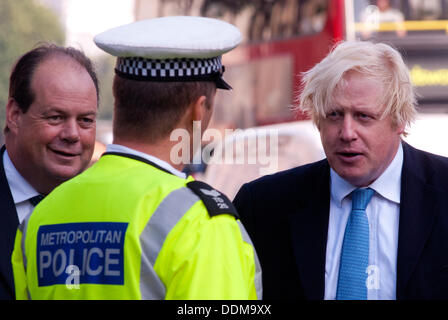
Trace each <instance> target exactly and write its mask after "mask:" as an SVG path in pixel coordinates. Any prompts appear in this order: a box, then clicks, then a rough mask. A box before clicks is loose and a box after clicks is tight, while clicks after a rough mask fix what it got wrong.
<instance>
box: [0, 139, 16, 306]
mask: <svg viewBox="0 0 448 320" xmlns="http://www.w3.org/2000/svg"><path fill="white" fill-rule="evenodd" d="M4 152H5V147H4V146H3V147H2V148H1V150H0V215H1V217H0V221H1V222H0V255H1V256H2V257H3V258H2V259H0V277H1V278H2V279H1V280H2V281H0V282H2V283H3V284H4V285H6V286H7V287H9V288H5V290H8V291H9V294H10V295H11V296H12V297H14V295H13V294H14V291H13V283H12V269H11V263H10V259H6V258H5V257H10V256H11V253H12V248H13V247H14V239H15V234H16V230H17V226H18V224H19V219H18V217H17V211H16V207H15V204H14V200H13V198H12V195H11V190H10V189H9V185H8V181H7V180H6V174H5V169H4V167H3V153H4ZM0 287H1V283H0ZM0 291H1V288H0ZM3 294H5V293H4V292H3ZM1 295H2V292H0V296H1ZM1 298H2V299H5V297H1Z"/></svg>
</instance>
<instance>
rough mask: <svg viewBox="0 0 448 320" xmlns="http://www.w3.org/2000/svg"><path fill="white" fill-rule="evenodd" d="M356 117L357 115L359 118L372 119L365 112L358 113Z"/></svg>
mask: <svg viewBox="0 0 448 320" xmlns="http://www.w3.org/2000/svg"><path fill="white" fill-rule="evenodd" d="M358 117H359V119H361V120H370V119H372V117H371V116H370V115H368V114H365V113H360V114H358Z"/></svg>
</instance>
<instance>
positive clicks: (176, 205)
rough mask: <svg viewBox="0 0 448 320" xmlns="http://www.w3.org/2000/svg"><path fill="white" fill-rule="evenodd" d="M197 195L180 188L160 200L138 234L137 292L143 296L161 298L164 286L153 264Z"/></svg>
mask: <svg viewBox="0 0 448 320" xmlns="http://www.w3.org/2000/svg"><path fill="white" fill-rule="evenodd" d="M197 201H199V197H198V196H196V195H195V194H194V193H193V192H192V191H191V190H190V189H188V188H187V187H183V188H180V189H177V190H174V191H173V192H171V193H170V194H169V195H168V196H167V197H165V199H163V200H162V202H161V203H160V205H159V206H158V207H157V209H156V211H155V212H154V213H153V214H152V216H151V218H150V219H149V221H148V223H147V224H146V227H145V229H144V230H143V232H142V234H141V235H140V243H141V246H142V256H141V269H140V292H141V296H142V299H158V300H161V299H164V298H165V295H166V288H165V286H164V284H163V283H162V281H161V280H160V279H159V277H158V275H157V274H156V272H155V271H154V264H155V262H156V259H157V256H158V255H159V252H160V250H161V249H162V246H163V243H164V242H165V239H166V237H167V236H168V234H169V233H170V231H171V230H172V229H173V228H174V226H175V225H176V224H177V223H178V222H179V220H180V219H181V218H182V217H183V216H184V214H185V213H186V212H187V211H188V210H189V209H190V208H191V207H192V206H193V205H194V204H195V203H196V202H197Z"/></svg>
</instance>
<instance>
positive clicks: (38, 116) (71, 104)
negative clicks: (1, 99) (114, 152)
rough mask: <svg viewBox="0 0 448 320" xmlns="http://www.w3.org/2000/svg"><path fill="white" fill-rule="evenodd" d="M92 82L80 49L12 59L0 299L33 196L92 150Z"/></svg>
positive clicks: (1, 171)
mask: <svg viewBox="0 0 448 320" xmlns="http://www.w3.org/2000/svg"><path fill="white" fill-rule="evenodd" d="M97 105H98V81H97V78H96V74H95V71H94V69H93V66H92V64H91V62H90V60H89V59H88V58H87V57H86V56H85V55H84V54H83V53H82V52H80V51H79V50H76V49H73V48H63V47H58V46H55V45H42V46H39V47H37V48H35V49H33V50H31V51H29V52H27V53H26V54H24V55H23V56H22V57H21V58H19V60H18V61H17V62H16V64H15V66H14V68H13V71H12V73H11V76H10V87H9V98H8V102H7V105H6V125H5V129H4V134H5V145H4V146H3V147H2V148H1V151H0V213H1V215H0V257H1V258H0V299H2V300H5V299H14V296H15V295H14V283H13V282H14V281H13V275H12V266H11V253H12V250H13V247H14V237H15V234H16V230H17V227H18V225H19V222H21V221H22V220H23V219H24V218H25V216H27V215H28V214H29V213H30V212H31V211H32V210H33V209H34V206H35V205H37V203H38V201H39V199H40V198H41V197H42V196H44V195H47V194H48V193H50V192H51V191H52V190H53V189H54V188H55V187H57V186H58V185H59V184H61V183H62V182H64V181H66V180H68V179H70V178H72V177H73V176H75V175H77V174H78V173H80V172H81V171H83V170H84V169H85V168H86V167H87V166H88V164H89V161H90V158H91V156H92V153H93V148H94V143H95V132H96V125H95V123H96V114H97Z"/></svg>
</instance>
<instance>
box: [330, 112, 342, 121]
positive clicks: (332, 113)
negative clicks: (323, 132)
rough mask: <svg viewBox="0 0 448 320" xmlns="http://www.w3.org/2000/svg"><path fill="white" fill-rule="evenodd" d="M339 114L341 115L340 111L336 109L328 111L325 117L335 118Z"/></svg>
mask: <svg viewBox="0 0 448 320" xmlns="http://www.w3.org/2000/svg"><path fill="white" fill-rule="evenodd" d="M340 115H341V113H340V112H338V111H330V112H328V113H327V118H330V119H335V118H337V117H339V116H340Z"/></svg>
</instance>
